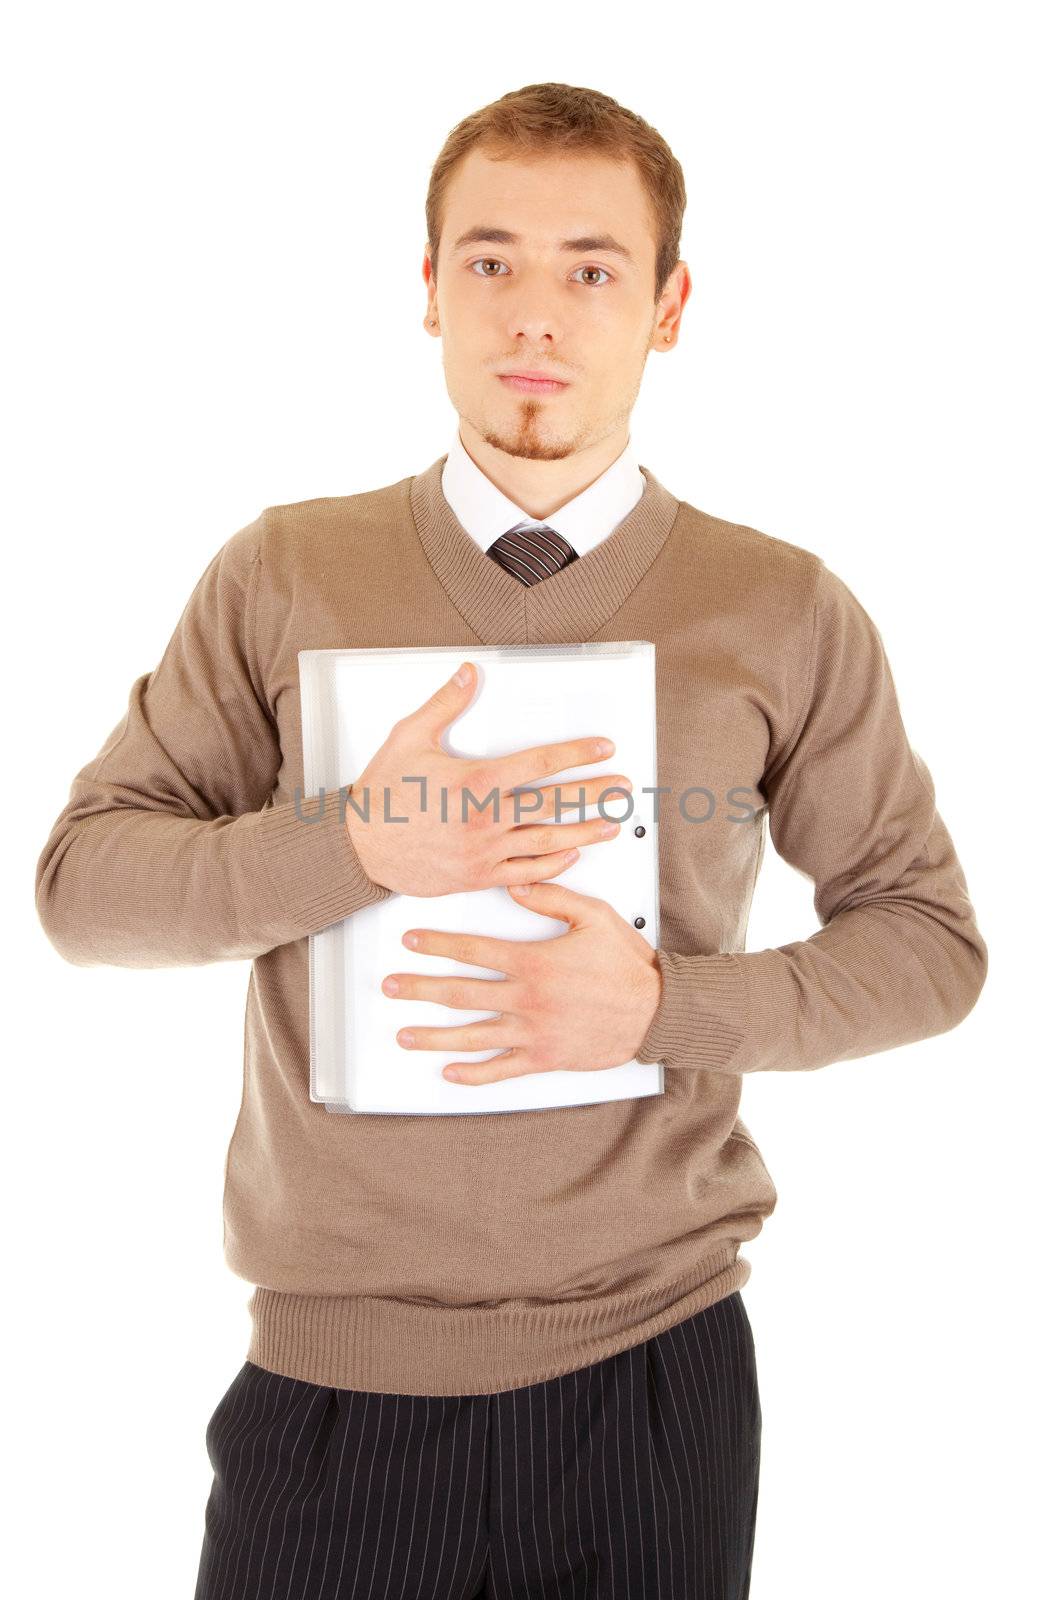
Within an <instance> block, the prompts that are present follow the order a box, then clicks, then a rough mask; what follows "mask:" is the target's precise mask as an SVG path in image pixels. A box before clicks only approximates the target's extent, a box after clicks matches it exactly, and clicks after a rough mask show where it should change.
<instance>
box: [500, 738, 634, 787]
mask: <svg viewBox="0 0 1041 1600" xmlns="http://www.w3.org/2000/svg"><path fill="white" fill-rule="evenodd" d="M613 754H614V741H613V740H611V739H607V738H603V737H601V738H596V739H562V740H560V741H559V742H558V743H556V744H536V745H532V746H530V748H529V749H527V750H514V751H511V753H510V754H509V755H507V756H498V757H497V758H496V759H495V760H494V761H492V762H490V763H483V764H482V765H489V766H491V767H492V768H494V771H495V774H496V777H497V779H498V785H499V789H500V790H502V789H511V788H513V786H514V785H515V784H523V783H532V782H534V781H535V780H537V779H538V778H548V777H550V776H551V774H552V773H554V772H564V771H565V770H566V769H567V768H568V767H584V766H585V765H586V763H587V762H590V761H606V760H607V758H608V756H612V755H613Z"/></svg>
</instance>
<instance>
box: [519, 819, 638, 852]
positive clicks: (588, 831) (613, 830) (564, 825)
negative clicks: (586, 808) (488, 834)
mask: <svg viewBox="0 0 1041 1600" xmlns="http://www.w3.org/2000/svg"><path fill="white" fill-rule="evenodd" d="M621 831H622V825H621V823H620V822H614V821H612V819H611V818H610V817H590V818H589V820H588V821H586V822H526V823H523V824H522V825H521V826H520V827H518V828H509V829H507V831H506V833H504V834H503V836H502V840H501V843H502V845H504V846H505V847H506V849H507V850H509V853H510V856H511V857H517V856H521V855H532V856H541V855H548V854H550V852H551V851H553V850H560V849H562V848H563V849H565V850H566V849H572V850H573V849H576V848H577V847H578V846H579V845H586V844H599V843H600V842H601V840H603V839H614V838H615V837H616V836H617V835H618V834H619V833H620V832H621Z"/></svg>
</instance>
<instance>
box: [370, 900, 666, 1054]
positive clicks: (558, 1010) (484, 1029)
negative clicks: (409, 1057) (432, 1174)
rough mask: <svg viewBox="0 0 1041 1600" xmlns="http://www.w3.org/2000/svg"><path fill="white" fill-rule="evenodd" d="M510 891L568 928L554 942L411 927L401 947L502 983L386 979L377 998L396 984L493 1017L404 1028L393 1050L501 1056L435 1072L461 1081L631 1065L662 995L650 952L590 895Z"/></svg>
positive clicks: (408, 995) (411, 996)
mask: <svg viewBox="0 0 1041 1600" xmlns="http://www.w3.org/2000/svg"><path fill="white" fill-rule="evenodd" d="M509 893H510V894H511V895H512V896H513V897H514V900H515V902H516V904H517V905H519V906H526V907H527V908H528V909H529V910H530V911H534V912H536V913H537V914H538V915H539V916H543V917H552V918H554V919H557V920H559V921H561V922H566V923H567V924H568V931H567V932H566V933H562V934H559V935H558V936H557V937H555V938H549V939H521V940H515V939H491V938H483V937H481V936H480V935H477V934H468V933H443V932H439V931H438V930H436V929H433V928H416V929H412V930H411V931H410V932H409V933H406V934H405V935H404V938H403V940H402V943H404V944H407V945H408V946H409V948H410V949H414V950H419V951H422V952H423V954H425V955H434V956H449V957H451V958H452V959H453V960H455V961H462V962H466V963H468V964H469V965H471V966H476V967H486V968H488V969H489V970H491V971H493V972H502V973H504V974H505V976H504V977H502V978H471V977H466V976H464V975H462V974H457V975H456V976H453V977H430V976H426V975H423V974H419V973H415V972H395V973H390V974H388V977H387V978H385V979H384V980H383V992H384V993H385V994H388V993H391V991H390V990H389V989H388V987H387V985H388V983H389V982H390V981H391V980H393V981H395V982H396V983H397V984H398V988H397V991H396V993H395V994H394V996H393V998H395V999H398V1000H436V1001H437V1002H438V1003H439V1004H441V1005H445V1006H454V1007H455V1008H456V1009H457V1010H462V1011H496V1012H498V1013H499V1015H498V1016H495V1017H487V1018H485V1019H483V1020H482V1021H479V1022H467V1023H464V1024H462V1025H460V1026H457V1027H454V1028H453V1027H448V1028H419V1027H413V1026H409V1027H406V1028H403V1029H402V1030H401V1032H400V1033H399V1034H398V1036H397V1037H398V1043H399V1044H401V1045H403V1046H404V1047H406V1048H409V1049H413V1050H493V1049H501V1050H502V1051H503V1054H501V1055H498V1056H492V1057H489V1059H488V1060H487V1061H477V1062H472V1061H471V1062H466V1061H454V1062H451V1063H450V1064H449V1065H448V1066H446V1067H445V1069H444V1073H445V1075H447V1074H449V1073H452V1075H453V1078H454V1079H456V1080H457V1081H458V1082H460V1083H498V1082H499V1081H500V1080H501V1079H503V1078H518V1077H522V1076H523V1075H524V1074H525V1073H529V1072H554V1071H558V1070H561V1069H563V1070H566V1071H571V1072H597V1071H600V1070H601V1069H602V1068H604V1067H617V1066H621V1065H622V1064H623V1063H624V1062H626V1061H631V1060H632V1059H633V1058H634V1056H635V1055H636V1052H637V1050H638V1049H639V1048H640V1045H641V1044H642V1042H643V1039H644V1037H645V1035H646V1033H647V1030H648V1028H649V1027H650V1025H651V1019H652V1018H653V1016H654V1013H655V1012H656V1010H657V1009H658V1002H659V999H660V997H661V986H662V978H661V972H660V969H659V967H658V959H657V956H656V954H655V952H654V949H653V947H652V946H651V945H650V944H649V943H648V942H647V940H646V939H644V938H643V937H642V935H641V934H639V933H638V932H637V930H636V929H635V928H633V927H630V925H629V923H628V922H626V921H625V919H624V918H623V917H620V916H619V915H618V913H617V911H615V909H614V907H613V906H612V905H610V904H609V903H608V902H607V901H606V900H600V899H597V898H596V897H595V896H593V895H585V894H579V893H578V892H577V891H576V890H574V889H568V888H565V886H564V885H563V884H560V883H555V882H553V881H552V880H546V881H544V882H542V883H531V884H525V885H518V884H514V885H512V886H510V888H509ZM413 939H414V940H415V942H414V943H413V942H412V941H413ZM408 1036H411V1042H410V1040H409V1038H408Z"/></svg>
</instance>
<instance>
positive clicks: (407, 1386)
mask: <svg viewBox="0 0 1041 1600" xmlns="http://www.w3.org/2000/svg"><path fill="white" fill-rule="evenodd" d="M444 460H445V457H444V456H441V457H440V458H439V459H438V460H436V461H434V462H433V463H432V465H431V466H429V467H428V468H427V469H426V470H425V471H424V472H421V473H419V474H417V475H416V476H413V477H407V478H403V479H402V480H401V481H400V482H398V483H393V484H390V485H388V486H385V487H382V488H378V489H375V490H373V491H371V492H368V493H361V494H354V495H345V496H334V497H331V498H324V499H316V500H307V501H302V502H299V503H296V504H290V505H282V506H271V507H268V508H267V509H265V510H264V511H262V512H261V514H260V515H259V516H258V517H257V518H256V520H255V521H253V522H251V523H249V524H248V526H246V527H244V528H242V529H240V530H239V531H238V532H236V533H235V534H233V535H232V537H231V538H229V539H228V541H227V542H226V543H225V544H224V546H223V547H222V548H221V549H220V550H219V551H218V552H217V554H216V555H215V556H214V558H213V560H212V561H211V562H210V564H209V566H208V567H207V568H206V570H205V572H204V573H203V575H202V577H201V578H200V580H199V582H198V584H197V586H196V588H195V589H194V591H193V593H192V594H191V596H190V598H189V600H188V602H187V605H186V607H185V609H184V612H183V614H182V616H181V618H180V621H179V622H178V625H177V627H176V629H175V631H174V634H173V636H172V638H171V639H170V641H169V644H168V645H167V647H166V650H165V653H164V655H163V657H162V660H161V661H160V662H159V665H158V666H157V667H156V668H155V670H154V671H151V672H146V673H144V674H143V675H142V676H141V677H139V678H138V679H137V681H136V682H135V683H134V684H133V686H132V688H131V690H130V695H129V704H128V707H127V710H126V713H125V715H124V716H123V717H122V719H121V721H120V722H119V723H118V725H117V726H116V727H115V728H114V729H113V730H112V732H111V734H110V735H109V737H108V738H107V739H106V741H105V743H104V744H103V746H102V747H101V749H100V751H99V753H98V755H97V756H96V757H95V758H94V759H93V760H92V761H90V762H89V763H88V764H87V765H86V766H85V767H83V768H82V770H81V771H80V772H79V773H78V774H77V775H76V777H75V779H74V781H73V783H72V786H71V791H70V797H69V801H68V804H67V805H66V806H65V808H64V810H63V811H62V812H61V814H60V815H59V816H58V818H57V820H56V822H55V824H54V827H53V829H52V831H51V834H50V837H49V838H48V840H47V843H46V845H45V847H44V849H43V853H42V855H41V857H40V860H39V865H38V868H37V907H38V911H39V916H40V918H41V921H42V924H43V927H44V929H45V930H46V933H47V935H48V937H49V939H50V940H51V942H52V943H53V945H54V946H55V948H56V949H57V950H58V952H59V953H60V954H61V955H62V956H63V957H64V958H65V959H66V960H68V961H71V962H74V963H76V964H77V965H80V966H92V965H97V964H108V965H116V966H127V967H160V966H177V965H190V964H198V963H203V962H211V961H242V960H248V961H251V962H252V964H253V965H252V973H251V981H250V984H249V987H248V998H247V1008H246V1026H245V1059H244V1072H243V1090H242V1103H241V1108H240V1111H239V1115H238V1120H237V1122H236V1124H235V1128H234V1131H233V1133H232V1137H231V1142H230V1147H229V1150H228V1156H227V1163H226V1170H225V1188H224V1222H225V1227H224V1251H225V1256H226V1259H227V1262H228V1265H229V1266H230V1267H231V1269H232V1271H233V1272H235V1273H237V1274H238V1275H240V1276H241V1277H242V1278H244V1279H246V1280H247V1281H248V1282H249V1283H251V1284H253V1285H256V1288H255V1290H254V1293H253V1294H252V1296H251V1298H250V1302H249V1305H250V1311H251V1314H252V1319H253V1320H252V1328H253V1332H252V1339H251V1342H250V1346H249V1351H248V1358H249V1359H250V1360H251V1361H254V1362H256V1363H257V1364H258V1365H260V1366H262V1367H266V1368H269V1369H270V1370H272V1371H275V1372H280V1373H285V1374H288V1375H289V1376H291V1377H295V1378H302V1379H306V1380H308V1381H309V1382H312V1383H321V1384H331V1385H335V1386H337V1387H340V1388H352V1389H359V1390H372V1391H379V1392H382V1393H400V1394H413V1395H415V1394H427V1395H453V1394H478V1393H481V1394H485V1393H492V1392H495V1391H500V1390H504V1389H511V1388H516V1387H519V1386H522V1385H525V1384H531V1383H539V1382H542V1381H544V1380H546V1379H549V1378H553V1377H555V1376H558V1375H560V1374H563V1373H567V1372H571V1371H574V1370H576V1369H577V1368H580V1367H583V1366H587V1365H589V1364H590V1363H592V1362H594V1361H598V1360H601V1359H602V1358H604V1357H607V1356H609V1355H613V1354H615V1353H616V1352H618V1351H619V1350H624V1349H626V1348H628V1347H629V1346H632V1345H635V1344H637V1343H639V1342H641V1341H643V1340H645V1339H648V1338H650V1337H651V1336H652V1335H654V1334H656V1333H659V1332H661V1331H662V1330H664V1329H666V1328H668V1327H670V1326H672V1325H673V1324H675V1323H677V1322H679V1321H680V1320H682V1319H683V1318H685V1317H688V1316H690V1315H691V1314H692V1313H694V1312H695V1311H699V1310H701V1309H702V1308H704V1307H705V1306H707V1305H710V1304H711V1303H712V1302H714V1301H717V1300H719V1299H721V1298H722V1297H723V1296H724V1295H727V1294H730V1293H732V1292H733V1291H734V1290H735V1289H738V1288H740V1287H742V1285H744V1284H745V1283H746V1282H747V1280H748V1276H749V1272H750V1266H749V1263H748V1262H747V1261H746V1260H745V1258H744V1257H742V1256H741V1255H740V1254H739V1250H740V1246H741V1244H742V1242H743V1241H745V1240H749V1239H752V1238H754V1237H755V1236H756V1235H757V1234H758V1233H759V1231H760V1229H761V1228H762V1225H763V1221H764V1219H765V1218H766V1217H767V1216H769V1215H770V1213H771V1212H772V1210H773V1208H774V1206H775V1204H776V1199H777V1195H776V1190H775V1188H774V1185H773V1182H772V1180H771V1178H770V1175H769V1173H768V1171H767V1169H766V1167H765V1165H764V1163H763V1160H762V1157H761V1156H760V1153H759V1150H758V1148H757V1146H756V1144H755V1142H754V1140H753V1139H752V1138H751V1136H750V1135H749V1132H748V1129H747V1128H746V1127H745V1125H744V1124H743V1122H742V1121H741V1119H740V1117H739V1115H738V1109H739V1102H740V1097H741V1080H742V1075H743V1074H744V1073H746V1072H764V1071H790V1072H797V1071H807V1070H812V1069H815V1068H819V1067H822V1066H825V1065H827V1064H828V1063H832V1062H838V1061H843V1060H849V1059H850V1058H853V1057H860V1056H866V1055H869V1054H871V1053H873V1052H876V1051H880V1050H886V1049H890V1048H892V1047H893V1046H896V1045H901V1044H907V1043H909V1042H911V1041H913V1040H917V1039H924V1038H927V1037H929V1036H930V1035H933V1034H938V1033H942V1032H944V1031H945V1030H946V1029H949V1028H952V1027H954V1026H955V1024H957V1023H958V1022H960V1021H961V1020H962V1019H963V1018H964V1017H965V1016H966V1014H967V1013H968V1012H969V1011H970V1010H971V1008H972V1006H973V1005H974V1003H975V1001H976V998H977V996H978V994H979V992H980V989H981V987H982V984H983V982H984V978H985V975H986V970H987V950H986V946H985V944H984V942H983V939H982V938H981V936H980V933H979V930H978V928H977V925H976V919H975V916H974V912H973V907H972V905H971V904H970V900H969V895H968V891H967V887H966V880H965V877H964V874H963V871H962V868H961V865H960V863H959V861H958V858H957V856H956V854H955V851H954V847H953V845H952V842H951V839H950V836H949V834H948V831H947V829H946V827H945V826H944V823H943V821H942V820H941V818H940V815H939V813H938V812H937V810H936V807H935V804H934V789H933V784H932V781H931V778H930V774H929V771H928V769H927V767H926V766H925V765H924V764H923V762H922V760H921V759H920V758H919V756H918V755H917V754H916V753H915V752H914V751H913V750H912V749H911V747H910V745H909V743H908V739H907V735H906V732H905V730H904V726H903V723H902V720H901V715H900V710H899V707H898V702H897V696H896V691H895V689H894V685H893V680H892V676H891V673H890V669H889V665H888V662H887V659H886V656H885V653H884V650H883V646H882V643H881V640H880V637H879V634H878V631H877V629H876V627H875V625H874V623H873V622H872V621H871V619H870V618H869V617H868V615H867V614H866V612H865V611H864V609H863V608H862V607H861V605H860V604H859V603H858V601H857V600H856V599H855V598H854V596H853V595H852V593H851V592H850V591H849V589H848V588H847V587H846V586H845V585H844V584H843V583H842V581H841V580H840V579H839V578H838V577H837V576H836V575H835V574H834V573H833V572H831V571H830V570H829V568H828V567H827V566H825V564H824V563H823V562H822V561H821V559H820V558H819V557H818V556H816V555H814V554H812V553H811V552H810V551H808V550H805V549H802V548H800V547H799V546H797V545H794V544H790V543H788V542H786V541H784V540H782V539H777V538H774V537H771V536H769V535H767V534H764V533H761V532H759V531H757V530H756V529H754V528H750V527H745V526H741V525H738V524H735V523H731V522H726V521H723V520H721V519H719V518H717V517H714V516H710V515H708V514H707V513H705V512H703V511H700V510H698V509H697V508H696V507H695V506H692V505H690V504H688V503H687V502H686V501H681V500H677V498H676V497H675V496H674V495H672V494H670V492H669V491H668V489H666V488H665V487H664V485H663V484H661V483H660V482H659V481H658V479H657V478H655V476H654V475H653V473H651V472H650V471H649V470H648V468H647V467H643V471H644V473H645V474H646V478H647V487H646V489H645V492H644V494H643V497H642V499H641V500H640V501H639V502H638V504H637V505H636V506H635V507H634V508H633V510H632V511H631V512H630V513H629V515H628V516H626V517H625V519H624V520H623V521H622V522H621V523H619V525H618V526H617V527H616V528H615V529H614V530H613V531H612V532H611V533H610V534H609V535H608V536H607V537H606V538H605V539H603V540H602V541H601V542H600V543H599V544H598V545H597V546H595V547H594V548H593V549H592V550H591V551H589V552H588V553H587V554H586V555H585V556H583V557H582V558H581V559H580V560H578V561H577V562H574V563H572V564H571V565H570V566H568V567H565V568H564V569H563V571H561V572H559V573H557V574H555V575H554V576H553V577H551V578H548V579H545V580H544V581H543V582H542V583H539V584H536V585H534V586H532V587H524V586H523V585H521V584H520V583H518V581H517V580H516V579H515V578H513V577H511V576H510V575H509V574H508V573H506V572H504V571H503V569H502V568H501V567H499V566H498V565H496V563H495V562H494V561H492V559H491V558H490V557H489V556H488V555H487V554H486V553H485V552H484V551H482V550H481V548H480V547H479V546H478V545H477V544H476V543H475V541H474V540H473V539H471V538H470V536H469V535H468V534H467V533H466V532H465V530H464V529H463V528H462V526H461V525H460V523H459V522H458V520H457V519H456V517H455V515H454V513H453V512H452V510H451V508H450V507H449V505H448V503H447V502H446V500H445V499H444V496H443V494H442V492H441V468H442V466H443V463H444ZM612 639H649V640H653V642H654V644H655V646H656V657H657V692H658V728H657V740H658V786H659V788H660V789H661V790H662V791H663V792H662V794H661V797H660V801H659V817H660V823H659V828H660V832H659V859H660V872H661V883H660V934H659V937H660V945H661V948H660V949H659V950H658V960H659V963H660V966H661V971H662V976H663V990H662V996H661V1001H660V1004H659V1008H658V1011H657V1014H656V1015H655V1017H654V1019H653V1021H652V1022H651V1025H650V1028H649V1030H648V1033H647V1035H646V1038H645V1040H644V1042H643V1045H642V1047H641V1050H640V1052H639V1059H640V1060H643V1061H652V1062H653V1061H662V1062H663V1063H664V1065H665V1069H666V1070H665V1092H664V1094H662V1095H659V1096H651V1097H648V1098H641V1099H635V1100H620V1101H611V1102H608V1103H607V1104H597V1105H587V1106H578V1107H560V1108H552V1109H548V1110H539V1111H532V1112H508V1113H501V1114H498V1115H493V1116H488V1115H486V1114H476V1115H472V1116H470V1115H465V1114H460V1115H454V1116H449V1117H438V1116H421V1115H416V1116H408V1115H405V1116H389V1117H388V1116H377V1115H364V1114H354V1115H350V1116H331V1115H330V1114H329V1113H328V1111H326V1109H325V1108H324V1106H322V1105H318V1104H315V1103H313V1102H312V1101H311V1099H310V1094H309V1037H308V960H307V957H308V944H307V938H308V935H309V934H310V933H312V932H315V931H316V930H318V929H320V928H323V927H325V926H327V925H328V924H330V923H333V922H337V921H339V920H341V919H342V918H344V917H349V916H351V915H353V914H354V913H355V912H356V911H358V910H359V909H360V908H361V907H363V906H366V905H369V904H371V903H372V902H374V901H376V900H380V899H384V898H386V897H387V896H388V895H389V894H390V893H391V892H392V891H390V890H389V889H387V888H385V887H384V886H382V885H380V884H377V883H374V882H372V881H371V880H370V879H369V878H368V877H367V875H366V873H365V871H364V870H363V868H362V866H361V863H360V861H359V859H358V857H357V855H356V854H355V852H354V850H353V849H352V846H351V842H350V838H349V835H348V833H347V831H346V828H345V827H344V825H343V824H342V822H341V821H340V817H339V807H337V806H336V805H330V804H325V805H324V807H322V805H321V797H319V796H307V797H306V798H303V796H304V790H303V768H302V752H301V733H300V703H299V678H298V670H297V652H298V651H300V650H315V649H336V648H345V647H357V646H401V645H412V646H419V645H457V646H458V648H459V660H460V661H462V660H463V659H465V656H466V651H467V648H468V647H470V646H475V645H477V644H488V645H496V644H511V645H512V644H525V643H528V644H549V643H560V642H580V641H584V640H612ZM453 670H454V668H453ZM447 675H448V674H447V672H446V676H447ZM591 731H594V730H591ZM595 731H601V730H595ZM603 731H605V732H608V733H609V732H610V729H605V730H603ZM388 732H389V728H388ZM319 810H321V812H322V820H321V821H319V822H314V821H313V820H312V821H310V822H304V821H302V820H301V817H302V816H307V817H310V818H312V819H313V818H314V817H315V816H317V815H318V813H319ZM767 827H769V829H770V834H771V837H772V839H773V842H774V845H775V846H776V848H777V850H778V852H779V853H780V855H781V856H783V857H784V858H785V859H786V860H787V861H788V862H790V863H791V864H792V865H793V866H794V867H796V868H797V869H798V870H799V871H801V872H802V873H804V874H806V875H808V876H809V877H810V878H812V880H813V882H814V884H815V891H816V892H815V907H816V912H817V917H818V920H819V922H820V924H821V926H820V927H819V929H817V930H816V931H814V932H813V933H812V934H809V935H808V936H807V937H805V938H793V939H792V941H791V943H789V944H785V945H782V946H781V947H780V948H777V949H767V950H755V951H748V952H746V951H745V950H744V948H743V947H744V943H745V930H746V926H747V919H748V912H749V906H750V903H751V899H752V891H753V888H754V886H755V882H756V875H757V872H758V869H759V865H760V860H761V857H762V853H763V848H764V843H765V829H766V828H767ZM599 848H608V849H609V848H610V845H607V846H604V847H599ZM794 931H795V930H793V932H794ZM446 1016H447V1013H446Z"/></svg>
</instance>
